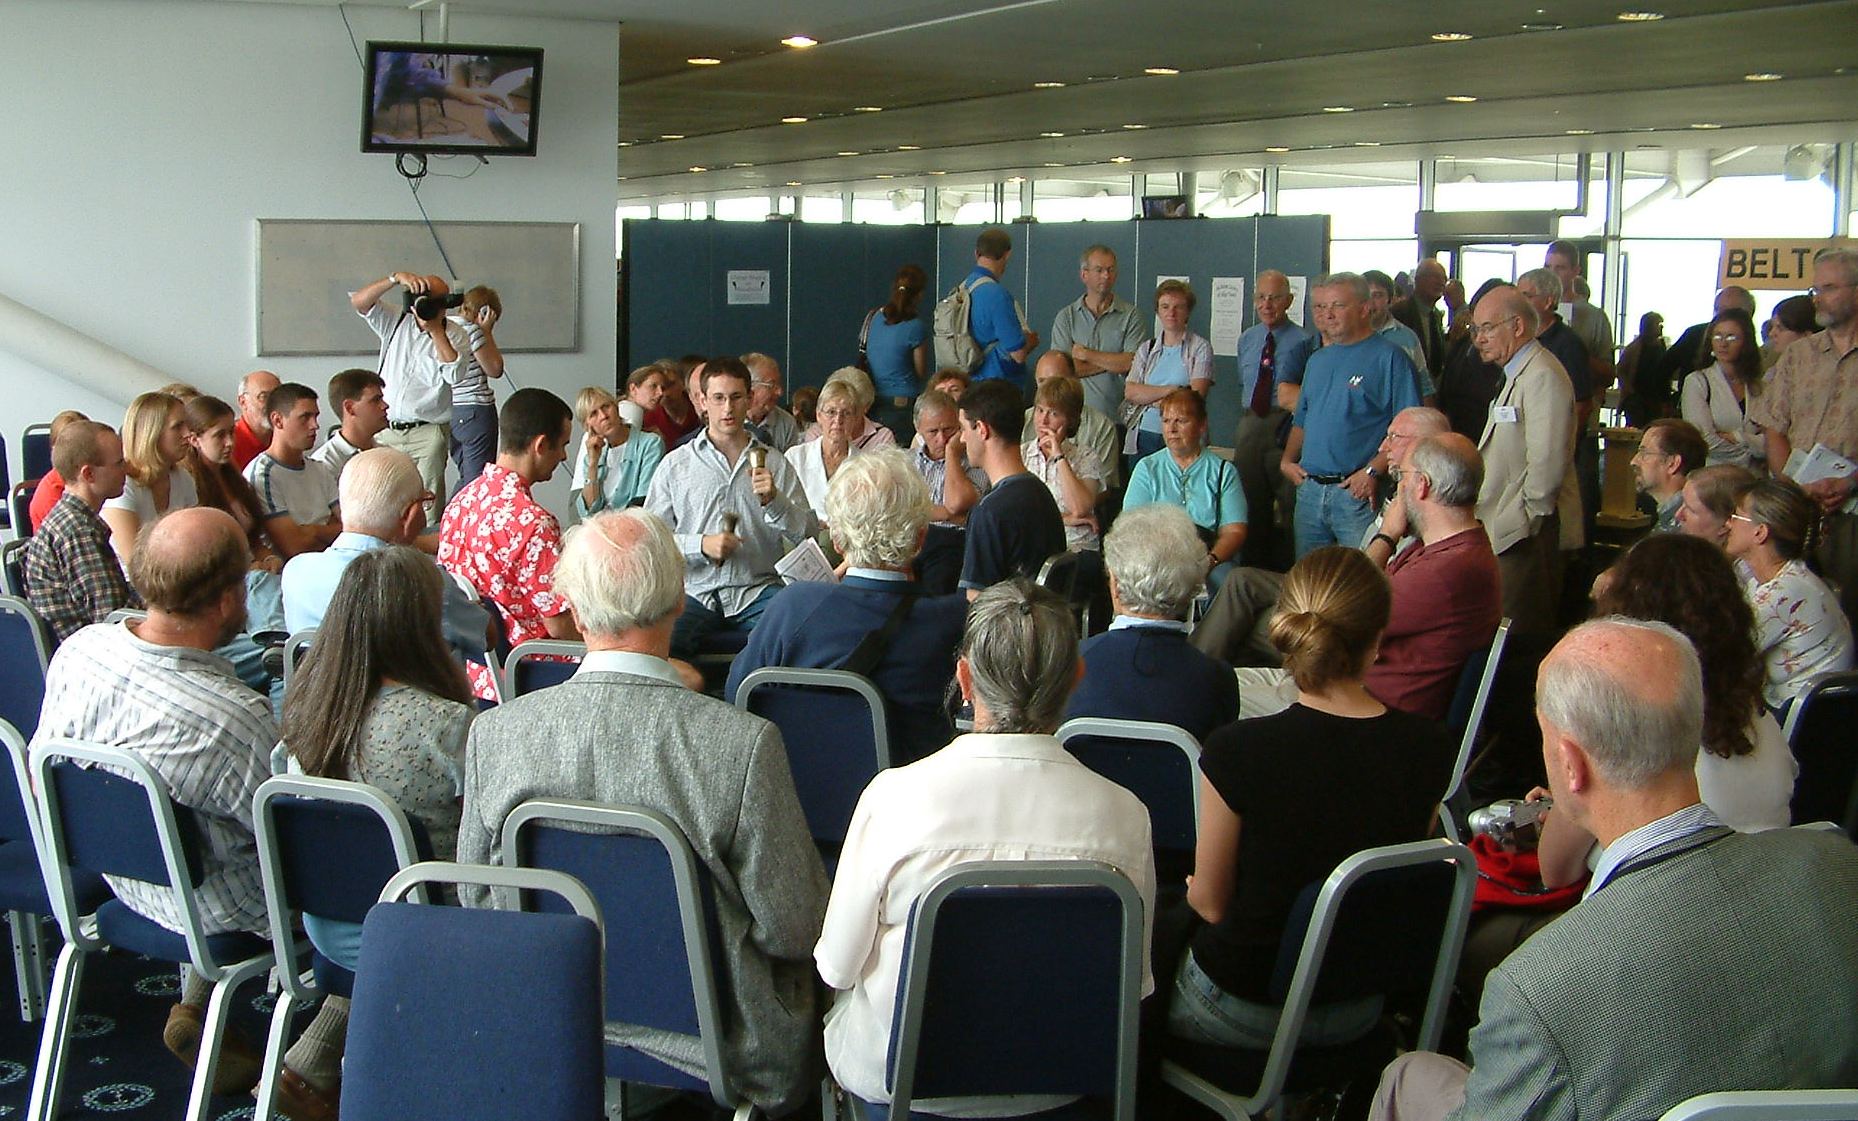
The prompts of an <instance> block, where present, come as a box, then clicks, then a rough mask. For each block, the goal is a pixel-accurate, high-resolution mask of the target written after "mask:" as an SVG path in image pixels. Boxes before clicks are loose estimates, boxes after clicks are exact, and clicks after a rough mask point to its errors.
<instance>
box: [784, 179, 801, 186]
mask: <svg viewBox="0 0 1858 1121" xmlns="http://www.w3.org/2000/svg"><path fill="white" fill-rule="evenodd" d="M787 185H788V186H789V187H798V186H799V185H800V180H798V179H789V180H788V181H787Z"/></svg>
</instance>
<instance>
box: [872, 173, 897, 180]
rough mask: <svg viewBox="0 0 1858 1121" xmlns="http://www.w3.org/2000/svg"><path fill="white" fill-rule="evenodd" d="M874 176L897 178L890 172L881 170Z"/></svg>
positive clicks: (877, 177)
mask: <svg viewBox="0 0 1858 1121" xmlns="http://www.w3.org/2000/svg"><path fill="white" fill-rule="evenodd" d="M872 178H874V179H895V178H896V176H894V175H892V174H890V173H889V172H885V171H880V172H878V173H877V174H876V175H874V176H872Z"/></svg>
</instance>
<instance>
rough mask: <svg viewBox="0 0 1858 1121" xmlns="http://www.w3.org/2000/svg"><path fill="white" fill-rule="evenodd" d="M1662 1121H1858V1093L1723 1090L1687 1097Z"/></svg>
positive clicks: (1668, 1111)
mask: <svg viewBox="0 0 1858 1121" xmlns="http://www.w3.org/2000/svg"><path fill="white" fill-rule="evenodd" d="M1658 1121H1858V1090H1720V1091H1717V1092H1716V1093H1713V1094H1698V1095H1697V1096H1696V1097H1694V1098H1687V1099H1685V1100H1684V1101H1681V1102H1679V1103H1677V1104H1676V1105H1674V1106H1672V1107H1671V1108H1670V1109H1667V1110H1665V1111H1664V1114H1663V1116H1661V1117H1660V1118H1659V1119H1658Z"/></svg>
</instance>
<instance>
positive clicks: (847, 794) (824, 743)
mask: <svg viewBox="0 0 1858 1121" xmlns="http://www.w3.org/2000/svg"><path fill="white" fill-rule="evenodd" d="M735 703H736V707H738V708H740V709H742V710H743V711H744V712H752V713H754V714H755V715H756V716H759V717H762V718H763V719H765V720H771V721H773V722H774V725H775V726H776V727H778V728H779V729H780V730H781V742H782V743H783V744H784V745H786V748H787V765H788V766H789V767H790V768H791V769H792V771H793V776H794V789H795V790H796V791H798V792H799V794H800V807H801V809H803V810H804V811H806V824H807V830H808V832H810V833H812V835H813V839H814V840H815V841H817V842H819V843H820V844H821V845H822V846H826V847H835V846H837V845H839V844H841V843H843V842H844V840H845V830H846V829H847V828H849V827H850V825H851V823H852V811H853V810H854V809H856V808H857V806H858V796H859V795H860V794H863V793H864V788H865V787H866V786H867V785H869V784H870V782H871V779H872V778H874V777H875V776H876V775H877V773H878V772H879V771H882V770H886V769H888V768H889V767H890V765H891V753H890V729H889V725H888V722H887V720H886V718H885V709H884V698H883V696H882V695H881V694H880V693H878V691H877V686H875V685H873V684H871V682H870V680H869V679H867V678H864V677H861V676H859V675H858V674H855V673H848V672H846V671H845V670H832V669H789V668H786V667H783V666H768V667H765V668H762V669H758V670H756V671H755V672H753V673H751V674H749V675H748V676H747V677H745V678H743V679H742V684H741V686H740V687H738V688H737V689H736V694H735Z"/></svg>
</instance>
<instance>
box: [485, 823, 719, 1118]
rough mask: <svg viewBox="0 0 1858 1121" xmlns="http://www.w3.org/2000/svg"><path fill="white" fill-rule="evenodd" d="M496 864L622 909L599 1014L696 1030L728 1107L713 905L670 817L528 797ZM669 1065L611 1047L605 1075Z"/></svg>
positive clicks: (639, 1075) (661, 1077) (630, 1076)
mask: <svg viewBox="0 0 1858 1121" xmlns="http://www.w3.org/2000/svg"><path fill="white" fill-rule="evenodd" d="M503 863H504V865H505V866H506V867H511V868H547V869H551V870H553V871H557V872H564V873H567V874H568V875H571V876H574V877H575V878H576V879H578V880H579V881H580V882H582V883H583V884H585V885H586V886H587V889H588V890H589V891H591V892H592V893H593V895H594V898H596V899H598V900H599V901H600V906H601V909H602V910H603V911H604V912H605V913H607V914H611V915H624V916H625V921H624V922H623V923H617V924H615V925H614V926H613V927H610V928H609V929H608V930H607V947H606V952H607V961H608V963H609V967H608V969H607V983H606V1019H608V1020H609V1021H612V1022H615V1023H624V1024H636V1025H639V1026H642V1027H650V1028H656V1029H658V1030H660V1031H669V1032H676V1033H678V1034H680V1035H689V1036H696V1037H698V1038H699V1040H700V1044H701V1047H702V1051H703V1055H704V1064H705V1069H706V1071H707V1072H708V1083H709V1090H710V1096H711V1097H712V1098H714V1099H715V1100H716V1101H717V1102H718V1103H720V1104H722V1105H724V1106H726V1107H728V1108H731V1109H733V1108H734V1107H735V1105H736V1103H735V1101H734V1100H733V1096H732V1089H731V1084H730V1079H729V1076H728V1071H727V1068H726V1067H725V1066H724V1063H723V1055H722V1031H723V1019H722V1004H721V998H720V996H719V995H718V986H717V972H716V963H717V961H718V960H719V959H720V957H721V948H720V944H719V941H720V935H719V933H718V927H717V924H716V915H715V906H714V903H713V901H712V896H711V893H710V884H709V877H708V873H707V872H706V871H705V869H704V868H703V865H702V864H701V863H700V862H699V861H698V860H697V856H696V853H695V852H694V851H692V849H691V847H690V842H689V840H688V839H687V838H686V837H685V836H684V833H683V830H681V829H679V828H678V826H677V823H676V822H674V821H672V820H671V819H670V818H669V817H666V816H665V815H664V814H662V813H660V812H659V811H657V810H654V809H650V808H648V807H645V806H621V805H602V804H598V803H594V802H580V801H569V800H555V799H548V800H541V799H538V800H532V801H528V802H524V803H522V804H521V805H519V806H517V807H516V808H515V809H513V810H511V811H510V816H509V817H508V818H507V819H505V821H504V823H503ZM542 902H543V906H544V907H545V908H546V906H548V903H547V901H542ZM669 1070H670V1068H667V1067H664V1066H663V1065H662V1064H660V1063H658V1062H657V1061H656V1060H654V1059H651V1058H649V1057H647V1056H645V1055H643V1054H642V1053H638V1052H634V1051H632V1050H631V1049H630V1048H627V1049H625V1050H624V1051H617V1052H616V1049H612V1048H610V1049H609V1055H608V1060H607V1073H608V1075H609V1076H611V1077H617V1078H625V1079H627V1080H628V1081H637V1082H644V1083H647V1084H651V1085H663V1084H665V1081H666V1080H665V1075H666V1073H667V1072H668V1071H669ZM672 1081H673V1082H676V1081H677V1080H676V1079H672Z"/></svg>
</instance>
